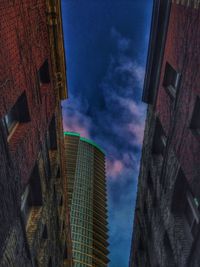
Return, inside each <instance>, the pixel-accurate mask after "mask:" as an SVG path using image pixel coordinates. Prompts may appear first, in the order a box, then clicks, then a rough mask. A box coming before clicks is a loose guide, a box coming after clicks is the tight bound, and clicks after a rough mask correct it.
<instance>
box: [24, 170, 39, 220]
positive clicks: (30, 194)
mask: <svg viewBox="0 0 200 267" xmlns="http://www.w3.org/2000/svg"><path fill="white" fill-rule="evenodd" d="M41 206H42V189H41V183H40V176H39V171H38V167H37V165H36V166H35V168H34V170H33V172H32V175H31V178H30V182H29V184H28V185H27V186H26V188H25V190H24V193H23V194H22V196H21V212H22V216H23V219H24V222H25V225H26V223H27V221H28V217H29V214H30V212H31V209H32V207H41Z"/></svg>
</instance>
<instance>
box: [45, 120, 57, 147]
mask: <svg viewBox="0 0 200 267" xmlns="http://www.w3.org/2000/svg"><path fill="white" fill-rule="evenodd" d="M47 139H48V141H47V142H48V148H49V149H52V150H54V149H57V135H56V119H55V115H53V117H52V119H51V122H50V125H49V131H48V136H47Z"/></svg>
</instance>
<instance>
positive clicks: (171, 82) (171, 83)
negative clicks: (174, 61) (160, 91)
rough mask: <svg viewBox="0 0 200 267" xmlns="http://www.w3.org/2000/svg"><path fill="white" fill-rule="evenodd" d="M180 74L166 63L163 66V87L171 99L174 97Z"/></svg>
mask: <svg viewBox="0 0 200 267" xmlns="http://www.w3.org/2000/svg"><path fill="white" fill-rule="evenodd" d="M180 77H181V75H180V73H179V72H177V71H176V70H175V69H174V68H173V67H172V66H171V65H170V64H169V63H168V62H167V63H166V66H165V74H164V80H163V86H164V87H165V88H166V89H167V90H168V92H169V93H170V95H171V96H172V97H175V96H176V91H177V88H178V85H179V81H180Z"/></svg>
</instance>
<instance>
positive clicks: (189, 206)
mask: <svg viewBox="0 0 200 267" xmlns="http://www.w3.org/2000/svg"><path fill="white" fill-rule="evenodd" d="M199 204H200V202H199V199H198V198H197V197H196V196H194V194H193V193H192V191H191V189H190V186H189V184H188V182H187V181H186V178H185V176H184V174H183V172H182V170H180V171H179V173H178V176H177V179H176V184H175V189H174V195H173V201H172V212H173V213H174V214H175V215H176V216H181V217H182V218H183V222H184V221H185V222H186V223H187V226H188V227H189V229H190V232H191V234H192V236H193V237H194V238H195V237H196V235H197V233H198V231H199V223H200V209H199V208H200V207H199Z"/></svg>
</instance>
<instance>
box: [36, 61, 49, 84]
mask: <svg viewBox="0 0 200 267" xmlns="http://www.w3.org/2000/svg"><path fill="white" fill-rule="evenodd" d="M38 74H39V79H40V83H41V84H45V83H50V74H49V62H48V59H46V60H45V62H44V63H43V64H42V66H41V67H40V69H39V72H38Z"/></svg>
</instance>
